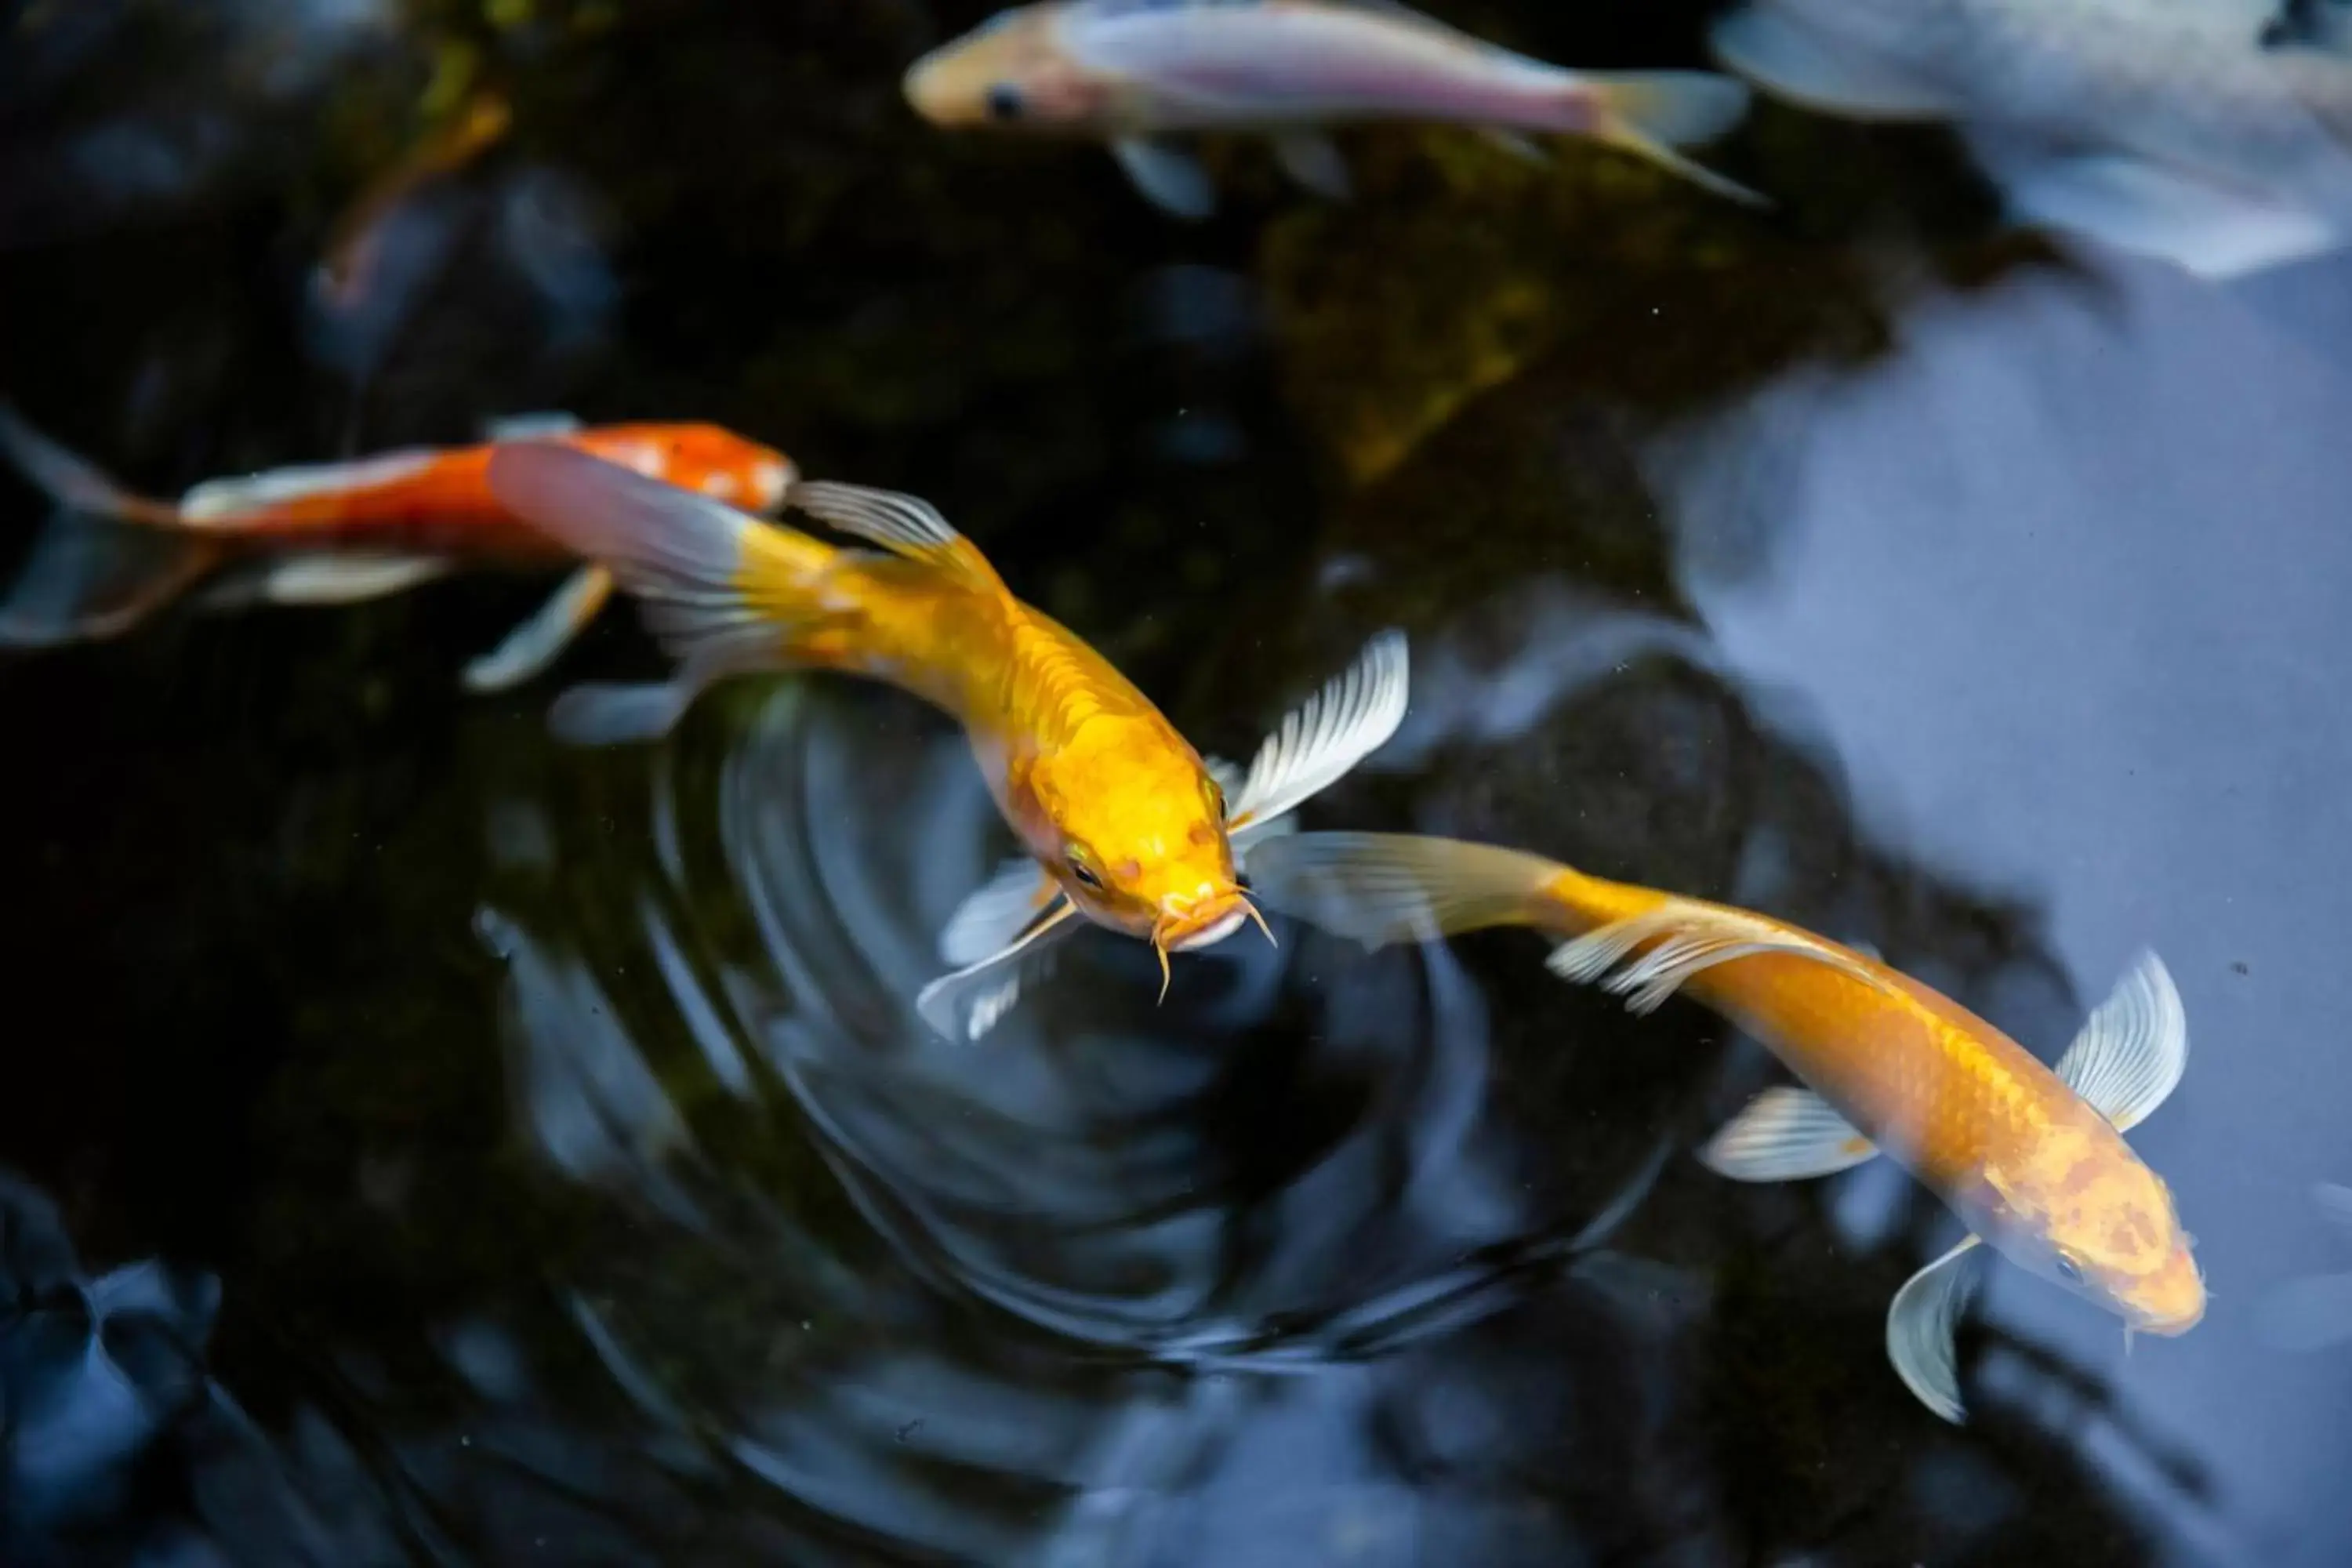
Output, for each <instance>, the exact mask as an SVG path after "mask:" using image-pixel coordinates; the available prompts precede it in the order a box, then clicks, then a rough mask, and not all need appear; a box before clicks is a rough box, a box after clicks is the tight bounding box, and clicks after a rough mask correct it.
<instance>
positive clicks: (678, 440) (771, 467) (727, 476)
mask: <svg viewBox="0 0 2352 1568" xmlns="http://www.w3.org/2000/svg"><path fill="white" fill-rule="evenodd" d="M667 468H668V471H667V472H666V473H664V474H663V475H661V476H660V477H661V478H663V479H667V481H668V482H670V483H671V484H674V485H676V486H677V487H678V488H679V489H688V490H693V491H695V492H696V493H697V494H699V495H706V496H709V498H710V499H711V500H719V501H725V502H726V503H727V504H728V505H729V506H731V507H735V508H737V509H739V510H743V511H751V512H760V513H762V514H766V513H771V512H773V511H774V510H776V509H777V508H779V507H781V506H782V505H783V503H784V492H785V491H786V490H788V489H791V488H792V484H793V480H794V479H797V478H799V477H800V473H799V470H798V469H797V468H794V467H793V460H792V459H791V458H787V457H785V456H784V455H783V454H782V452H779V451H777V450H776V449H775V448H774V447H763V446H761V444H760V443H759V442H757V441H751V440H747V439H745V438H744V437H740V436H738V435H736V434H735V432H733V431H732V430H727V429H722V428H721V427H720V426H716V425H684V426H678V427H677V430H676V432H675V433H674V434H673V435H672V437H671V438H670V444H669V458H668V464H667Z"/></svg>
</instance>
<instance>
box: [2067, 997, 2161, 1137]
mask: <svg viewBox="0 0 2352 1568" xmlns="http://www.w3.org/2000/svg"><path fill="white" fill-rule="evenodd" d="M2188 1069H2189V1016H2188V1014H2187V1013H2185V1012H2184V1011H2183V1010H2182V1008H2181V1005H2180V993H2179V992H2178V991H2176V990H2174V989H2173V985H2172V976H2171V975H2170V974H2168V973H2166V971H2165V967H2164V961H2163V960H2162V959H2160V958H2158V957H2157V956H2156V954H2154V953H2152V952H2143V953H2141V954H2140V955H2139V956H2138V957H2137V959H2135V960H2133V962H2132V966H2131V968H2130V969H2128V970H2126V972H2125V973H2124V977H2123V978H2122V979H2121V980H2120V981H2117V982H2116V989H2115V992H2114V994H2112V995H2110V996H2109V997H2108V998H2107V999H2106V1000H2105V1002H2103V1003H2101V1004H2100V1005H2099V1008H2098V1011H2096V1012H2095V1013H2093V1014H2092V1015H2091V1016H2090V1018H2089V1019H2088V1020H2087V1021H2086V1022H2085V1023H2084V1025H2083V1032H2082V1033H2081V1034H2079V1035H2077V1036H2075V1037H2074V1044H2073V1045H2071V1046H2069V1047H2066V1054H2065V1055H2064V1056H2063V1057H2060V1058H2058V1066H2057V1068H2056V1071H2057V1074H2058V1077H2059V1078H2060V1079H2062V1080H2063V1082H2064V1083H2065V1085H2066V1087H2067V1088H2069V1089H2073V1090H2074V1092H2075V1093H2076V1094H2079V1095H2081V1096H2082V1097H2083V1098H2084V1100H2087V1101H2088V1102H2089V1103H2090V1105H2091V1108H2092V1109H2093V1110H2096V1111H2097V1112H2098V1113H2099V1114H2100V1115H2102V1116H2104V1117H2105V1118H2106V1119H2107V1120H2108V1121H2112V1122H2114V1123H2115V1125H2116V1131H2118V1132H2128V1131H2131V1130H2132V1129H2133V1128H2135V1127H2137V1126H2138V1125H2139V1124H2140V1123H2141V1122H2143V1121H2147V1118H2148V1115H2149V1113H2150V1112H2152V1111H2154V1110H2156V1108H2157V1107H2158V1106H2159V1105H2162V1104H2163V1103H2164V1101H2165V1097H2166V1096H2168V1095H2169V1094H2170V1093H2171V1092H2172V1090H2173V1089H2174V1087H2175V1086H2177V1085H2178V1084H2179V1082H2180V1076H2181V1074H2182V1073H2184V1072H2186V1071H2187V1070H2188Z"/></svg>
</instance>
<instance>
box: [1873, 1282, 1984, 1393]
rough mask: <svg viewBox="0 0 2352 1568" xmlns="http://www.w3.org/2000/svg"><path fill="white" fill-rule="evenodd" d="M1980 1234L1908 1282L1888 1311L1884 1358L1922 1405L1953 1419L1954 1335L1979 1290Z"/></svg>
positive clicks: (1957, 1383) (1956, 1362)
mask: <svg viewBox="0 0 2352 1568" xmlns="http://www.w3.org/2000/svg"><path fill="white" fill-rule="evenodd" d="M1977 1245H1978V1238H1977V1237H1973V1236H1972V1237H1969V1238H1968V1239H1967V1240H1965V1241H1963V1242H1961V1243H1960V1244H1959V1245H1958V1247H1954V1248H1952V1250H1951V1251H1949V1252H1947V1253H1946V1254H1944V1256H1943V1257H1941V1258H1937V1259H1936V1261H1935V1262H1933V1263H1930V1264H1929V1265H1927V1268H1922V1269H1921V1270H1919V1272H1918V1273H1916V1274H1914V1275H1913V1276H1911V1278H1910V1279H1907V1280H1906V1281H1904V1284H1903V1289H1900V1290H1897V1291H1896V1292H1895V1302H1894V1305H1892V1306H1890V1307H1889V1308H1887V1310H1886V1359H1887V1360H1889V1361H1891V1362H1893V1363H1895V1374H1896V1375H1897V1376H1899V1377H1901V1378H1902V1379H1903V1383H1904V1385H1905V1386H1906V1387H1907V1388H1909V1389H1910V1390H1911V1392H1912V1393H1914V1394H1917V1395H1918V1396H1919V1403H1920V1404H1922V1405H1926V1406H1927V1408H1928V1409H1930V1410H1932V1411H1934V1412H1935V1413H1936V1414H1937V1415H1940V1416H1942V1417H1943V1418H1944V1419H1945V1420H1947V1421H1950V1422H1955V1423H1957V1422H1958V1421H1960V1420H1962V1419H1963V1418H1964V1416H1965V1415H1966V1412H1965V1409H1964V1407H1963V1406H1962V1405H1961V1404H1960V1364H1959V1349H1958V1345H1957V1344H1956V1343H1955V1342H1954V1340H1953V1335H1954V1333H1955V1332H1956V1331H1958V1327H1959V1322H1960V1313H1961V1312H1962V1311H1964V1310H1966V1309H1967V1307H1968V1304H1969V1295H1970V1294H1971V1293H1973V1291H1974V1290H1975V1288H1976V1270H1977V1264H1978V1261H1979V1259H1978V1258H1977V1257H1976V1256H1975V1253H1976V1248H1977Z"/></svg>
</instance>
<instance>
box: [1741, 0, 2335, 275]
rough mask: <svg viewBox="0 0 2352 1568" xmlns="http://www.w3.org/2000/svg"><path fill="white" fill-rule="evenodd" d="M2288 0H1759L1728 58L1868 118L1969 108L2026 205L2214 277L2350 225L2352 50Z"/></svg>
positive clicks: (1975, 132)
mask: <svg viewBox="0 0 2352 1568" xmlns="http://www.w3.org/2000/svg"><path fill="white" fill-rule="evenodd" d="M2275 5H2276V0H1749V4H1748V5H1746V6H1745V7H1744V8H1742V9H1740V10H1738V11H1737V12H1735V13H1733V14H1732V15H1730V16H1726V17H1723V18H1720V19H1719V20H1718V21H1717V23H1716V25H1715V27H1714V30H1713V33H1712V39H1713V43H1714V47H1715V50H1716V54H1717V58H1719V59H1720V60H1721V61H1722V62H1723V63H1724V64H1725V65H1727V66H1728V67H1730V68H1732V69H1734V70H1736V71H1738V73H1739V74H1740V75H1742V76H1745V77H1747V78H1748V79H1750V80H1752V81H1754V82H1756V83H1758V84H1759V86H1761V87H1763V88H1765V89H1767V90H1769V91H1770V92H1773V93H1774V94H1776V95H1778V96H1780V97H1782V98H1786V99H1789V100H1792V101H1794V102H1797V103H1801V104H1803V105H1806V106H1808V107H1811V108H1813V109H1817V110H1823V111H1825V112H1829V113H1833V114H1844V115H1850V116H1853V117H1857V118H1863V119H1889V120H1920V121H1951V122H1953V123H1955V124H1957V125H1958V127H1959V128H1960V129H1961V131H1962V133H1963V135H1964V136H1965V138H1966V139H1967V141H1968V142H1969V146H1970V148H1971V150H1972V151H1973V152H1974V153H1975V154H1976V156H1977V157H1978V159H1979V162H1980V163H1982V164H1983V165H1984V167H1985V169H1986V172H1987V173H1988V174H1990V176H1991V177H1992V179H1993V181H1994V183H1995V184H1997V185H1998V186H1999V187H2000V190H2001V191H2002V193H2003V195H2004V196H2005V198H2006V200H2007V202H2008V205H2009V208H2010V212H2011V216H2013V217H2015V218H2018V219H2020V220H2022V221H2025V222H2029V223H2034V224H2040V225H2042V226H2048V227H2051V228H2053V229H2058V230H2061V231H2064V232H2069V233H2073V234H2077V235H2081V236H2084V237H2089V238H2093V239H2095V240H2098V241H2100V242H2102V243H2105V244H2109V245H2114V246H2117V247H2123V248H2126V249H2130V250H2135V251H2138V252H2142V253H2145V254H2147V255H2152V256H2157V257H2161V258H2167V259H2169V260H2172V261H2174V262H2176V263H2178V264H2179V265H2180V266H2182V267H2184V268H2188V269H2189V270H2190V271H2193V272H2197V273H2200V274H2203V275H2205V276H2209V277H2217V278H2226V277H2234V276H2237V275H2240V274H2242V273H2246V272H2251V271H2255V270H2258V269H2260V268H2265V267H2272V266H2277V265H2281V264H2284V263H2285V262H2289V261H2294V260H2298V259H2301V258H2305V257H2309V256H2313V255H2315V254H2319V253H2321V252H2324V251H2327V250H2332V249H2336V248H2338V247H2341V246H2343V245H2344V244H2345V243H2347V239H2348V238H2352V58H2347V56H2345V55H2343V54H2341V53H2337V52H2335V51H2332V50H2329V49H2326V48H2310V47H2266V46H2265V43H2264V38H2265V37H2266V35H2268V36H2274V23H2275V21H2276V17H2277V13H2276V8H2275Z"/></svg>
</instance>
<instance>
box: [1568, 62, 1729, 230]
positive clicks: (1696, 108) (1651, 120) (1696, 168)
mask: <svg viewBox="0 0 2352 1568" xmlns="http://www.w3.org/2000/svg"><path fill="white" fill-rule="evenodd" d="M1585 85H1586V86H1587V87H1589V88H1591V89H1593V90H1596V91H1598V92H1599V93H1600V95H1601V100H1602V101H1603V103H1604V104H1605V106H1606V108H1605V110H1604V112H1603V114H1602V116H1601V122H1600V123H1599V124H1598V125H1597V126H1595V127H1594V128H1593V129H1592V131H1591V135H1592V136H1593V137H1594V138H1595V139H1596V140H1598V141H1601V142H1607V143H1608V144H1609V145H1610V146H1612V147H1615V148H1619V149H1621V150H1622V151H1624V152H1627V153H1633V154H1634V155H1635V156H1637V157H1642V158H1646V159H1648V160H1649V161H1650V162H1651V163H1655V164H1657V165H1658V166H1659V167H1660V168H1662V169H1664V170H1667V171H1668V172H1669V173H1672V174H1680V175H1681V176H1682V177H1683V178H1684V179H1685V180H1688V181H1690V182H1691V183H1692V184H1695V185H1697V186H1700V187H1701V188H1702V189H1705V190H1709V191H1713V192H1714V193H1715V194H1716V195H1719V196H1725V197H1728V198H1729V199H1730V200H1732V201H1735V202H1739V203H1741V204H1743V205H1748V206H1766V205H1769V203H1768V202H1767V201H1766V200H1765V198H1764V197H1763V196H1761V195H1758V194H1757V193H1756V192H1754V191H1751V190H1749V189H1748V187H1747V186H1746V185H1743V184H1740V183H1739V182H1738V181H1737V180H1730V179H1726V178H1725V177H1724V176H1723V175H1721V174H1717V173H1716V172H1715V171H1714V170H1712V169H1708V168H1704V167H1702V166H1701V165H1699V164H1697V163H1693V162H1691V161H1690V160H1689V159H1688V158H1685V157H1684V156H1683V155H1682V154H1681V153H1677V152H1675V150H1674V149H1675V147H1676V146H1678V145H1681V144H1683V143H1685V142H1711V141H1713V140H1715V139H1716V138H1717V136H1720V135H1722V134H1723V133H1724V132H1726V131H1728V130H1729V129H1731V127H1732V126H1734V125H1736V124H1738V122H1739V119H1740V116H1742V115H1743V114H1745V113H1747V111H1748V89H1747V88H1746V87H1744V86H1743V85H1741V84H1740V83H1738V82H1736V81H1734V80H1732V79H1730V78H1729V77H1721V76H1709V75H1707V74H1706V73H1705V72H1702V71H1656V72H1652V73H1650V74H1647V75H1637V76H1612V77H1606V78H1588V79H1585Z"/></svg>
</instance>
